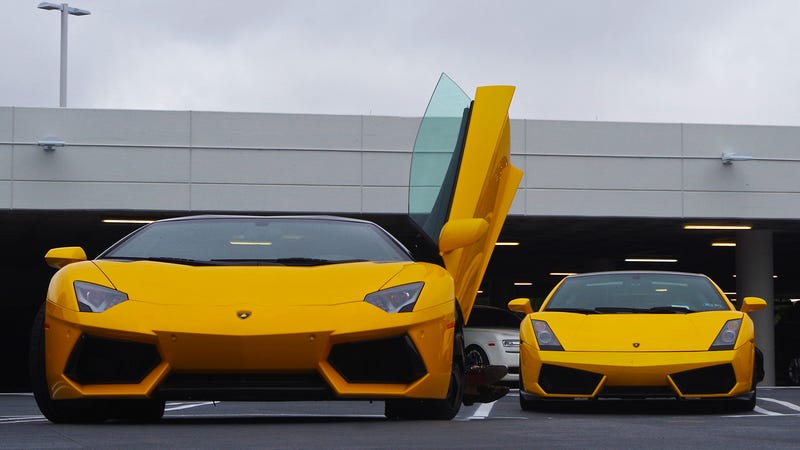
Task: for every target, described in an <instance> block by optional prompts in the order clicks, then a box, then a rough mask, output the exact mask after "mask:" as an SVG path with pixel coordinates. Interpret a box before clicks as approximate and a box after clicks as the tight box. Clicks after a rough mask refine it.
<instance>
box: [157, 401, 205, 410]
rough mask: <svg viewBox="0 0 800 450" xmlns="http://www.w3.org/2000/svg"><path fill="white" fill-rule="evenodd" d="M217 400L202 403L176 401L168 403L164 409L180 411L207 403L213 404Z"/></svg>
mask: <svg viewBox="0 0 800 450" xmlns="http://www.w3.org/2000/svg"><path fill="white" fill-rule="evenodd" d="M214 403H215V402H200V403H189V404H184V403H174V404H170V405H167V406H168V407H167V408H164V411H180V410H182V409H189V408H197V407H198V406H206V405H213V404H214Z"/></svg>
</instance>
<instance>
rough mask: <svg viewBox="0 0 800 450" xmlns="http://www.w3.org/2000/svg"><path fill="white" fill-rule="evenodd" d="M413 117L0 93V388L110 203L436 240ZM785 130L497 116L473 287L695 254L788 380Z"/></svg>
mask: <svg viewBox="0 0 800 450" xmlns="http://www.w3.org/2000/svg"><path fill="white" fill-rule="evenodd" d="M418 124H419V119H418V118H399V117H375V116H325V115H292V114H250V113H247V114H245V113H215V112H186V111H174V112H173V111H122V110H73V109H50V108H0V217H2V221H0V243H2V245H3V248H4V249H5V254H6V257H5V258H3V260H2V263H0V264H2V266H3V273H5V274H6V275H5V276H4V280H5V281H6V286H7V288H6V289H5V292H7V295H4V296H3V297H4V300H3V304H2V308H3V309H4V314H2V315H0V321H2V324H0V330H1V331H0V332H1V333H2V334H3V337H4V338H5V339H4V341H5V342H6V346H5V349H6V350H5V351H4V354H5V355H7V358H8V361H9V363H10V364H9V365H7V367H9V369H7V370H6V371H5V372H4V374H3V378H2V379H0V386H2V387H0V389H4V390H7V391H8V390H27V389H28V386H27V374H26V372H27V371H26V363H27V339H28V335H29V332H30V325H31V321H32V317H33V314H34V312H35V310H36V308H38V305H39V304H40V303H41V302H42V301H43V299H44V297H45V294H46V289H47V282H48V280H49V277H50V276H51V275H52V274H53V269H51V268H49V267H47V266H46V265H45V264H44V260H43V255H44V253H45V252H46V251H47V249H49V248H51V247H55V246H66V245H80V246H83V247H84V248H85V250H86V252H87V254H88V255H89V256H90V257H92V256H94V255H97V254H98V253H99V252H100V251H101V250H102V249H104V248H105V247H106V246H108V245H110V244H112V243H113V242H115V241H116V240H118V239H120V238H121V237H123V236H124V235H126V234H127V233H129V232H130V231H132V230H133V229H135V227H137V226H140V224H137V223H130V222H129V220H145V221H146V220H153V219H159V218H165V217H174V216H178V215H189V214H200V213H247V214H316V213H324V214H338V215H345V216H350V217H359V218H366V219H369V220H373V221H375V222H377V223H379V224H380V225H382V226H384V227H385V228H387V229H388V230H389V231H391V232H392V233H393V234H395V235H396V236H397V237H398V238H400V239H401V240H402V241H403V242H404V243H405V244H406V245H407V246H408V247H409V248H411V250H412V251H417V252H418V253H419V254H420V256H421V257H424V258H431V257H434V258H435V255H430V254H429V252H425V251H424V247H423V246H422V245H421V244H420V241H419V237H418V236H417V233H416V231H415V229H414V228H413V227H412V226H411V225H410V224H409V223H408V221H407V220H406V212H407V204H408V203H407V193H408V170H409V165H410V158H411V149H412V147H413V143H414V138H415V133H416V129H417V126H418ZM48 142H57V143H59V145H57V146H55V147H50V148H48V147H47V143H48ZM798 142H800V128H795V127H765V126H737V125H699V124H648V123H608V122H562V121H537V120H512V148H511V151H512V159H513V160H514V164H515V165H516V166H517V167H520V168H522V169H523V170H524V171H525V178H524V179H523V181H522V184H521V186H520V189H519V191H518V193H517V197H516V199H515V201H514V204H513V205H512V209H511V212H510V216H509V218H508V220H507V222H506V226H505V227H504V229H503V232H502V234H501V241H502V243H504V244H506V245H502V246H498V247H496V249H495V252H494V255H493V258H492V261H491V263H490V266H489V269H488V273H487V276H486V277H485V279H484V283H483V286H482V289H481V291H482V292H481V294H480V297H479V302H481V303H486V304H494V305H503V304H504V303H505V302H507V301H508V300H510V299H511V298H515V297H529V298H532V299H534V300H541V299H542V298H543V297H544V296H545V295H546V293H547V292H548V291H549V289H550V288H552V287H553V286H554V285H555V283H556V282H558V280H559V279H560V278H561V277H563V276H564V274H567V273H575V272H586V271H595V270H619V269H655V270H678V271H689V272H701V273H705V274H707V275H709V276H710V277H711V278H712V279H714V280H715V281H716V282H717V283H718V284H719V285H720V287H721V288H722V289H723V290H724V291H725V292H726V293H728V295H729V296H730V297H732V298H737V297H741V296H742V295H756V296H763V297H767V298H768V300H769V301H770V304H771V306H772V307H771V308H770V309H769V310H768V311H767V312H761V313H755V314H754V320H756V323H757V327H758V332H759V339H762V336H763V339H765V341H764V342H762V343H760V344H759V345H761V346H762V347H765V346H766V347H767V348H772V349H773V350H772V352H770V355H772V364H771V366H774V367H773V370H772V372H771V373H770V370H769V366H768V381H772V382H773V383H775V384H787V383H789V380H788V378H787V376H786V375H787V374H786V367H785V365H786V364H787V361H788V359H787V358H790V357H792V356H794V355H795V354H796V353H797V352H798V337H797V336H796V335H793V334H792V333H797V332H794V331H793V329H794V328H797V327H793V326H787V324H790V323H792V322H791V320H793V319H792V317H793V315H794V316H796V304H795V303H793V302H792V301H791V299H796V298H800V282H798V280H800V277H798V273H797V272H798V269H797V268H796V265H795V264H793V256H794V252H795V249H797V248H798V244H800V242H799V241H800V232H798V224H800V184H798V182H797V180H796V178H795V177H794V176H793V174H794V173H795V172H796V171H797V170H798V169H800V159H798V157H797V143H798ZM726 155H727V158H728V159H727V160H726V159H725V157H726ZM732 155H733V158H732V157H731V156H732ZM109 220H111V221H109ZM687 225H699V226H704V228H702V229H691V228H687ZM709 225H713V226H714V227H712V228H711V229H708V228H709V227H708V226H709ZM731 227H732V228H731ZM759 314H760V315H761V316H759V317H756V316H757V315H759ZM794 320H796V319H794ZM776 324H777V325H776ZM768 361H769V359H768ZM770 377H771V379H770ZM770 384H771V383H770Z"/></svg>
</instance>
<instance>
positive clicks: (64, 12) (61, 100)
mask: <svg viewBox="0 0 800 450" xmlns="http://www.w3.org/2000/svg"><path fill="white" fill-rule="evenodd" d="M38 8H39V9H45V10H48V11H52V10H58V11H61V79H60V91H59V97H58V106H59V107H61V108H64V107H66V106H67V16H68V15H70V14H72V15H73V16H88V15H89V14H91V12H89V11H87V10H85V9H80V8H73V7H71V6H69V5H68V4H67V3H61V4H60V5H59V4H57V3H50V2H42V3H39V6H38Z"/></svg>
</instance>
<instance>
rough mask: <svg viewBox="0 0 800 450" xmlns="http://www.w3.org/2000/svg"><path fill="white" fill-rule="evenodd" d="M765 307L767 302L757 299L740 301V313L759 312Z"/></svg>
mask: <svg viewBox="0 0 800 450" xmlns="http://www.w3.org/2000/svg"><path fill="white" fill-rule="evenodd" d="M766 307H767V301H766V300H764V299H763V298H758V297H745V298H744V300H742V312H743V313H749V312H752V311H761V310H762V309H764V308H766Z"/></svg>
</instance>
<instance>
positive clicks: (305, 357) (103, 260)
mask: <svg viewBox="0 0 800 450" xmlns="http://www.w3.org/2000/svg"><path fill="white" fill-rule="evenodd" d="M459 92H460V90H459V89H458V88H457V87H456V86H455V85H454V84H453V83H452V81H450V80H449V78H447V77H443V78H442V79H441V80H440V82H439V85H438V87H437V90H436V91H434V95H433V97H432V99H431V103H430V105H429V107H428V114H426V117H425V118H424V119H423V122H422V126H421V127H420V132H419V135H418V137H417V142H416V144H415V150H414V155H413V157H412V166H413V168H412V180H411V186H410V197H411V198H410V203H411V205H412V208H411V209H412V212H413V213H412V217H413V219H414V221H415V223H416V224H418V225H419V228H420V230H421V231H422V232H423V235H425V236H428V238H429V240H430V242H431V243H432V244H435V248H436V249H437V251H438V252H439V253H440V255H441V256H437V258H441V259H440V260H439V261H440V262H441V264H435V263H431V262H418V261H415V260H414V259H413V258H412V256H411V254H410V253H409V251H408V250H407V249H406V248H405V247H404V246H403V245H401V244H400V242H399V241H397V240H396V239H395V238H393V237H392V236H391V235H389V234H388V233H387V232H386V231H384V230H383V229H382V228H380V227H379V226H377V225H376V224H374V223H372V222H367V221H362V220H355V219H347V218H338V217H329V216H284V217H260V216H194V217H184V218H176V219H167V220H162V221H158V222H154V223H152V224H149V225H146V226H144V227H142V228H140V229H139V230H137V231H135V232H133V233H132V234H130V235H129V236H127V237H125V238H124V239H122V240H121V241H119V242H118V243H116V244H114V245H113V246H112V247H110V248H109V249H108V250H106V251H104V252H103V253H102V254H100V255H99V256H98V257H96V258H95V259H92V260H87V258H86V254H85V252H84V251H83V250H82V249H81V248H80V247H61V248H56V249H52V250H50V251H49V252H48V253H47V255H46V257H45V259H46V261H47V263H48V264H49V265H51V266H53V267H55V268H59V270H58V272H56V274H55V275H54V276H53V278H52V280H51V282H50V286H49V289H48V292H47V299H46V302H44V304H43V305H42V307H41V309H40V311H39V313H38V314H37V316H36V319H35V323H34V326H33V332H32V338H31V354H30V362H31V383H32V387H33V392H34V395H35V398H36V401H37V404H38V406H39V408H40V409H41V411H42V413H43V414H44V415H45V417H47V418H48V419H49V420H51V421H53V422H86V421H102V420H105V419H128V420H157V419H159V418H160V417H161V416H162V415H163V412H164V402H165V400H336V399H343V400H346V399H376V400H385V401H386V415H387V416H389V417H398V418H430V419H450V418H452V417H454V416H455V415H456V414H457V412H458V410H459V408H460V406H461V404H462V400H463V401H467V400H469V401H480V398H477V397H476V398H468V397H469V396H470V395H472V394H470V391H469V389H468V388H469V387H470V386H465V383H466V380H467V378H468V377H467V375H468V374H467V373H466V368H465V367H464V342H463V331H462V327H463V324H464V323H465V321H466V320H467V319H468V317H469V314H470V310H471V308H472V305H473V303H474V301H475V295H476V292H477V288H478V286H479V284H480V282H481V278H482V277H483V274H484V272H485V270H486V266H487V264H488V259H489V257H490V255H491V252H492V249H493V247H494V243H495V241H496V240H497V236H498V235H499V233H500V228H501V227H502V225H503V222H504V220H505V217H506V214H507V212H508V208H509V207H510V205H511V201H512V199H513V197H514V193H515V192H516V188H517V185H518V184H519V180H520V179H521V171H519V170H518V169H516V168H514V167H513V166H512V165H511V164H510V161H509V157H510V155H509V125H508V115H507V111H508V106H509V104H510V101H511V96H512V94H513V87H509V86H490V87H482V88H478V90H477V92H476V98H475V100H474V102H472V101H471V100H470V99H469V97H467V96H466V95H464V94H463V92H461V93H460V95H454V93H455V94H458V93H459ZM454 100H455V102H454ZM467 123H468V126H467ZM453 127H454V128H455V130H453V129H452V128H453ZM445 137H450V138H451V139H443V138H445ZM420 172H423V173H420ZM443 266H444V267H443ZM465 388H466V389H467V392H466V396H467V397H465Z"/></svg>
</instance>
